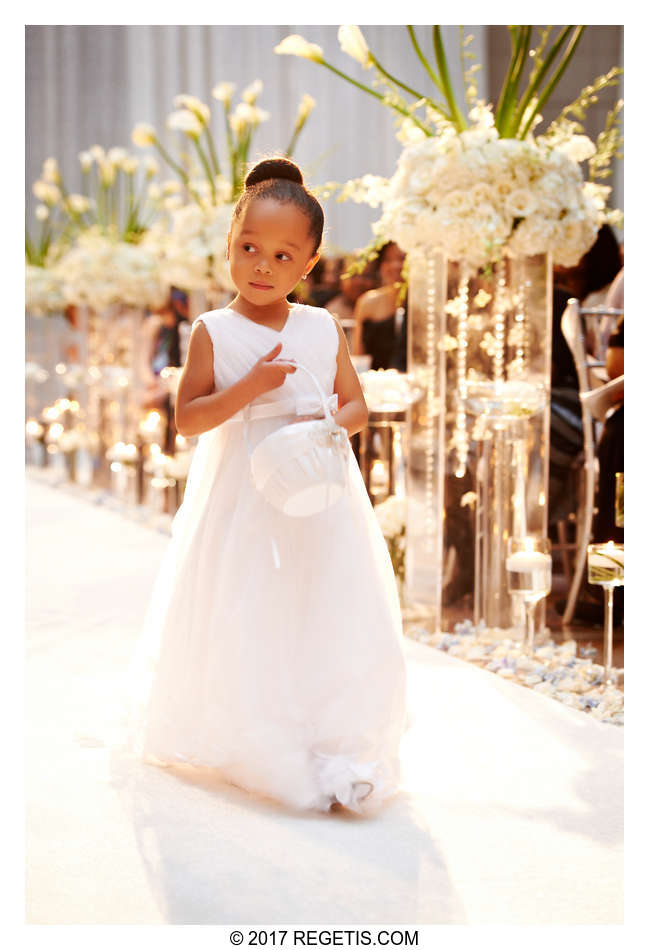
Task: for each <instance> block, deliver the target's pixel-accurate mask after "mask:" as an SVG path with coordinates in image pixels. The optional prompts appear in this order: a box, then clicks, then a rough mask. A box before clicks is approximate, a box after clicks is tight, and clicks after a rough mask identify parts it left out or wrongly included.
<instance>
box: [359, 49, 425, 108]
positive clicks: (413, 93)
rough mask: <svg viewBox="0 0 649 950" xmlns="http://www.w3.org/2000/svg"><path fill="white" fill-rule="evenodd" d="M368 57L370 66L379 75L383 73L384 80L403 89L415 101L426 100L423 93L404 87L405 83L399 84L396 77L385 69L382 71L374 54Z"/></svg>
mask: <svg viewBox="0 0 649 950" xmlns="http://www.w3.org/2000/svg"><path fill="white" fill-rule="evenodd" d="M369 56H370V63H371V64H372V66H375V67H376V68H377V69H378V71H379V72H380V73H383V75H384V76H385V77H386V79H389V80H390V82H393V83H394V84H395V85H396V86H401V88H402V89H405V91H406V92H408V93H410V95H411V96H414V97H415V99H428V96H425V95H424V94H423V92H417V91H416V89H411V88H410V86H406V84H405V82H401V80H400V79H397V78H396V76H393V75H392V74H391V73H389V72H388V71H387V69H384V68H383V66H381V64H380V63H379V61H378V59H377V58H376V56H375V55H374V53H370V54H369Z"/></svg>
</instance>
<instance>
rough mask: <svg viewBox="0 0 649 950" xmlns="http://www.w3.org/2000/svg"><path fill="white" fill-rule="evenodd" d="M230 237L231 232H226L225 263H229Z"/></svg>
mask: <svg viewBox="0 0 649 950" xmlns="http://www.w3.org/2000/svg"><path fill="white" fill-rule="evenodd" d="M231 237H232V232H231V231H228V247H227V250H226V252H225V259H226V261H229V260H230V238H231Z"/></svg>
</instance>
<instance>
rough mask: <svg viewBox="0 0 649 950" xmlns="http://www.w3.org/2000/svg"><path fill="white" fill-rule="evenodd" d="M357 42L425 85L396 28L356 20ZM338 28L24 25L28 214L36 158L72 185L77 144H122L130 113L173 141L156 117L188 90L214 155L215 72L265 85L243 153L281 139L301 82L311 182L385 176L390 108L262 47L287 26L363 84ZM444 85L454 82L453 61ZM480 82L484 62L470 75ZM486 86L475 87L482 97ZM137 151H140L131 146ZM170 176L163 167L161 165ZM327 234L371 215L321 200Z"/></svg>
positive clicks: (221, 144)
mask: <svg viewBox="0 0 649 950" xmlns="http://www.w3.org/2000/svg"><path fill="white" fill-rule="evenodd" d="M361 28H362V30H363V33H364V35H365V37H366V39H367V42H368V44H369V46H370V48H371V49H372V51H373V52H374V53H375V54H376V56H377V57H378V59H379V61H380V62H381V63H382V65H384V66H385V68H386V69H387V70H388V71H389V72H393V73H394V74H395V75H396V76H397V77H398V78H399V79H401V80H402V81H403V82H406V83H409V84H412V85H413V86H414V88H415V89H417V90H419V91H422V92H428V91H429V87H430V85H431V83H430V80H429V78H428V76H427V75H426V73H425V72H424V69H423V67H422V66H421V64H420V63H419V62H418V61H417V60H416V57H415V55H414V52H413V49H412V46H411V43H410V39H409V37H408V34H407V32H406V28H405V26H362V27H361ZM337 32H338V27H337V26H309V25H306V26H304V25H303V26H299V25H298V26H290V25H288V26H281V25H272V26H28V27H27V39H26V42H27V46H26V73H27V88H26V136H27V159H26V161H27V170H26V175H27V178H26V187H27V191H28V196H27V200H28V220H30V221H31V220H32V216H31V208H32V206H33V204H34V201H35V199H34V198H33V196H32V195H31V185H32V182H33V181H34V180H35V179H36V178H37V177H38V175H39V173H40V168H41V163H42V161H43V159H45V158H46V157H47V156H48V155H55V156H57V158H58V160H59V164H60V165H61V168H62V170H63V173H64V176H65V180H66V183H68V186H69V187H71V188H74V187H78V185H79V184H80V178H81V176H80V171H79V162H78V158H77V156H78V153H79V151H81V150H82V149H85V148H89V147H90V146H91V145H94V144H99V145H103V146H104V147H110V146H117V145H121V146H126V147H129V148H131V147H132V148H133V149H134V148H135V147H134V146H131V141H130V135H131V130H132V129H133V127H134V125H135V124H136V123H137V122H150V123H151V124H153V125H154V126H155V127H156V129H157V130H158V132H159V133H161V134H162V137H163V140H164V141H167V142H172V141H173V139H172V135H174V134H176V133H170V132H168V131H167V130H166V129H165V126H164V123H165V119H166V117H167V116H168V115H169V113H170V112H172V111H173V110H174V109H175V106H174V105H173V97H174V96H175V95H177V94H179V93H189V94H191V95H195V96H198V97H199V98H201V99H203V101H205V102H208V103H209V104H210V106H211V108H212V110H213V116H212V125H211V127H212V129H213V130H214V129H215V130H216V131H217V148H219V157H220V158H221V160H222V159H223V158H224V157H225V135H224V125H223V122H222V121H221V120H222V111H223V110H222V105H221V103H218V102H216V101H215V100H214V99H212V97H211V90H212V88H213V87H214V86H215V85H216V84H217V83H218V82H220V81H222V80H228V81H231V82H234V83H236V85H237V92H236V93H235V97H234V102H237V101H239V100H238V97H237V93H239V94H240V92H241V90H242V89H243V88H244V87H245V86H247V85H248V84H249V83H251V82H252V81H253V80H254V79H261V80H262V81H263V83H264V90H263V92H262V94H261V96H260V97H259V100H258V104H259V105H260V106H261V108H263V109H265V110H267V111H268V112H270V114H271V118H270V119H269V120H268V121H267V122H264V123H262V124H261V125H260V126H259V129H258V130H257V133H256V135H255V137H254V139H253V146H252V149H251V154H250V158H251V160H255V159H256V158H258V157H261V156H262V155H263V154H265V153H267V152H268V151H273V150H282V149H284V148H286V146H287V145H288V142H289V139H290V136H291V131H292V128H293V122H294V119H295V114H296V111H297V107H298V104H299V102H300V99H301V97H302V94H303V93H305V92H308V93H310V94H311V95H312V96H313V97H314V98H315V100H316V103H317V105H316V108H315V109H314V111H313V113H312V114H311V117H310V118H309V120H308V123H307V126H306V128H305V130H304V131H303V133H302V137H301V138H300V140H299V142H298V146H297V150H296V152H295V159H296V161H297V162H298V163H299V164H300V165H301V166H302V167H303V169H304V172H305V177H306V178H307V181H308V182H309V184H311V185H316V184H321V183H324V182H325V181H339V182H343V181H346V180H347V179H349V178H355V177H358V176H360V175H364V174H366V173H368V172H369V173H372V174H377V175H391V174H392V173H393V172H394V169H395V166H396V161H397V158H398V155H399V152H400V150H401V145H400V143H399V142H398V141H397V139H396V138H395V127H394V118H395V117H396V113H393V112H392V111H391V110H388V109H386V108H385V106H383V105H381V103H380V102H379V101H378V100H375V99H374V98H372V97H371V96H368V95H366V94H365V93H362V92H361V91H360V90H358V89H356V88H355V87H354V86H352V85H351V84H350V83H347V82H345V81H344V80H343V79H341V78H339V77H337V76H335V75H334V74H333V73H332V72H330V71H329V70H328V69H326V68H324V67H323V66H319V65H317V64H315V63H312V62H309V61H307V60H303V59H298V58H297V57H295V56H278V55H277V54H275V53H274V52H273V48H274V47H275V46H276V45H277V44H278V43H279V42H280V41H281V40H282V39H283V38H284V37H285V36H288V35H289V34H290V33H299V34H301V35H302V36H305V37H306V38H307V39H309V40H310V41H311V42H313V43H317V44H319V45H320V46H321V47H322V49H323V51H324V54H325V58H326V59H327V60H328V61H330V62H331V63H332V64H333V65H335V66H336V67H338V68H339V69H342V70H343V71H345V72H347V73H349V74H351V75H352V76H353V77H354V78H356V79H358V80H360V81H361V82H364V83H365V84H366V85H371V78H370V77H371V75H372V74H371V73H370V72H369V71H368V72H365V71H364V70H362V68H361V67H360V65H359V64H358V63H356V62H355V61H354V60H352V59H350V57H349V56H347V55H346V54H345V53H343V52H342V51H341V49H340V47H339V45H338V40H337ZM457 32H458V31H457V28H455V27H444V28H443V33H444V38H445V42H446V45H447V48H448V54H449V58H450V57H451V53H453V54H455V53H456V52H457V46H458V43H457ZM465 33H466V34H468V33H473V34H474V36H475V42H474V50H475V53H476V57H477V61H478V62H484V59H485V48H484V37H485V27H480V26H467V27H465ZM418 35H419V38H420V44H421V45H422V48H423V49H424V50H425V51H426V52H427V53H429V52H430V53H431V54H432V43H431V38H430V28H429V27H419V28H418ZM451 71H452V77H453V83H454V86H455V88H456V89H458V90H461V88H462V73H461V69H460V66H459V58H458V59H457V61H455V59H453V61H452V62H451ZM479 82H480V83H483V84H484V83H485V82H486V68H485V69H483V70H482V72H481V73H480V74H479ZM485 89H486V87H484V88H483V89H481V94H482V95H486V91H485ZM139 154H146V153H145V152H143V151H142V152H139ZM169 177H173V173H172V172H171V171H170V170H169ZM325 214H326V226H327V232H326V235H325V236H326V238H327V240H328V243H329V244H330V245H332V249H340V250H342V251H348V250H352V249H353V248H354V247H359V246H362V245H364V244H366V243H367V241H368V240H369V239H370V237H371V230H370V224H371V222H372V221H375V220H377V219H378V217H379V216H380V211H379V210H378V209H376V210H374V209H372V208H368V207H366V206H363V205H354V204H352V203H351V202H347V203H345V204H339V203H337V202H336V201H334V200H331V201H328V202H327V203H326V206H325Z"/></svg>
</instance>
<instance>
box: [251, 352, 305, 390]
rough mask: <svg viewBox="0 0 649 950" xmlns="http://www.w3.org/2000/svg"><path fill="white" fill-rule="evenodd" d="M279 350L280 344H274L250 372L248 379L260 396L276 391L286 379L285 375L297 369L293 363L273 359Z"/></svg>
mask: <svg viewBox="0 0 649 950" xmlns="http://www.w3.org/2000/svg"><path fill="white" fill-rule="evenodd" d="M281 348H282V344H281V343H276V344H275V346H274V347H273V348H272V350H269V352H268V353H266V355H265V356H262V357H261V359H259V360H257V362H256V363H255V365H254V366H253V368H252V369H251V370H250V377H251V379H252V380H253V381H254V385H255V388H256V389H257V390H258V392H259V394H260V395H261V393H266V392H268V391H269V390H270V389H277V388H278V387H279V386H281V385H282V383H283V382H284V380H285V379H286V374H287V373H294V372H295V370H296V369H297V366H294V365H293V363H290V362H288V361H280V360H276V359H275V357H276V356H277V354H278V353H279V351H280V350H281Z"/></svg>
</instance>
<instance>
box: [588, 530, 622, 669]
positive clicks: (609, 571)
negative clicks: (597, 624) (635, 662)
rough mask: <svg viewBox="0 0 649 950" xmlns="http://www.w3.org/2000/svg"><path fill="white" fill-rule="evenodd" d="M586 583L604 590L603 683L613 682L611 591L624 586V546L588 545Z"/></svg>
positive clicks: (612, 542) (610, 544)
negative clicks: (597, 585)
mask: <svg viewBox="0 0 649 950" xmlns="http://www.w3.org/2000/svg"><path fill="white" fill-rule="evenodd" d="M588 583H589V584H599V585H600V587H603V588H604V592H605V597H606V609H605V611H604V681H605V682H606V684H607V685H608V684H611V683H614V682H615V679H614V676H613V664H612V657H613V591H614V589H615V588H616V587H620V586H622V585H623V584H624V545H623V544H616V543H615V542H614V541H607V542H606V543H603V542H602V543H599V544H589V545H588Z"/></svg>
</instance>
